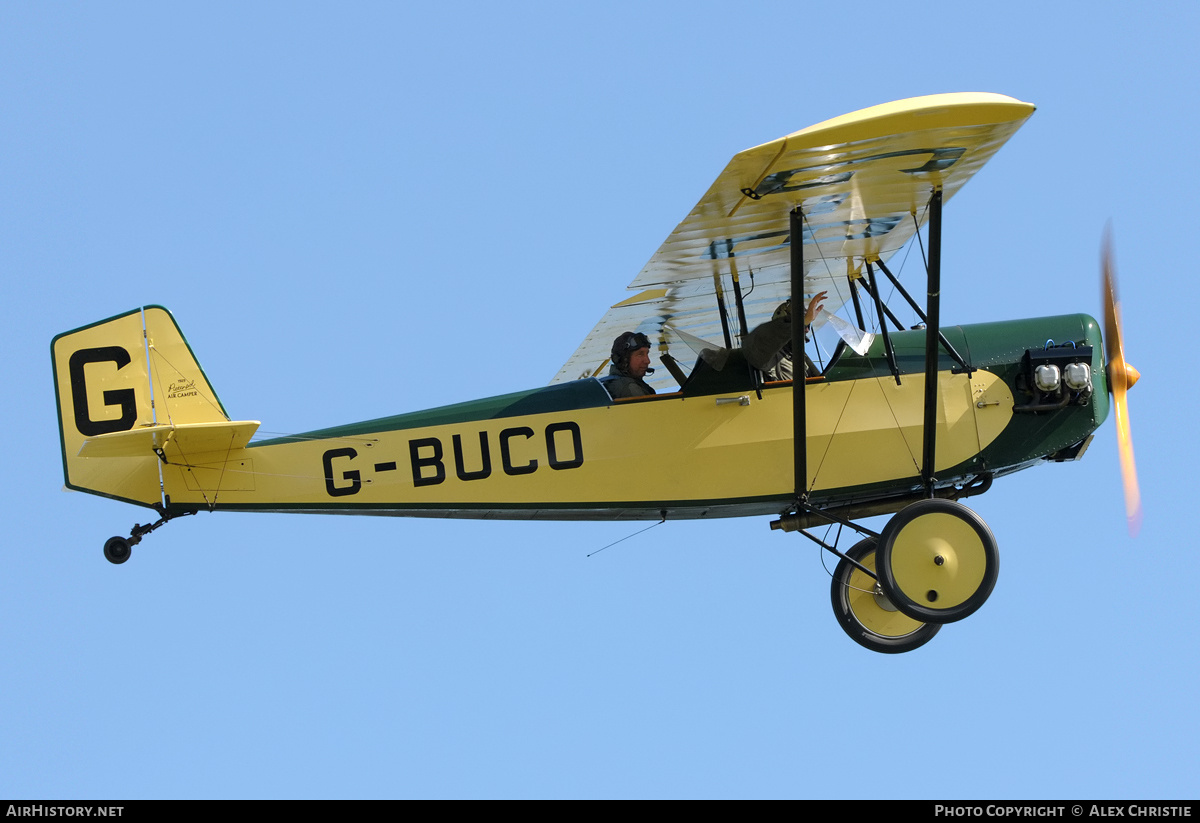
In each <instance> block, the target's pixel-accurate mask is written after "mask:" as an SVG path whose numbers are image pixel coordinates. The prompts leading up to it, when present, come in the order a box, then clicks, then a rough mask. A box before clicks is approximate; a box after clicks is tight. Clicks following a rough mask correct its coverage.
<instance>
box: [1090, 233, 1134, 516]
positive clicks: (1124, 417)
mask: <svg viewBox="0 0 1200 823" xmlns="http://www.w3.org/2000/svg"><path fill="white" fill-rule="evenodd" d="M1100 274H1101V278H1102V280H1103V282H1102V283H1101V286H1100V288H1101V292H1102V293H1103V298H1104V354H1105V359H1106V360H1107V361H1108V366H1107V372H1108V390H1109V392H1110V393H1111V394H1112V398H1113V411H1114V413H1115V415H1116V418H1117V449H1118V452H1119V453H1120V455H1121V482H1122V485H1123V486H1124V487H1125V516H1126V518H1128V520H1129V534H1130V536H1133V537H1136V536H1137V533H1138V530H1139V529H1141V527H1142V496H1141V493H1140V492H1139V491H1138V481H1137V467H1136V466H1135V465H1134V463H1133V439H1132V437H1131V436H1130V434H1129V413H1128V411H1127V410H1126V408H1125V395H1126V392H1128V391H1129V389H1131V388H1133V385H1134V384H1135V383H1137V381H1138V378H1139V377H1141V375H1140V374H1138V370H1137V369H1135V368H1134V367H1133V366H1131V365H1129V364H1128V363H1126V362H1125V351H1124V348H1123V347H1122V345H1121V336H1122V334H1121V301H1120V299H1119V298H1118V296H1117V272H1116V266H1115V265H1114V263H1113V255H1112V232H1111V230H1110V229H1109V228H1106V229H1105V230H1104V242H1103V245H1102V246H1101V249H1100Z"/></svg>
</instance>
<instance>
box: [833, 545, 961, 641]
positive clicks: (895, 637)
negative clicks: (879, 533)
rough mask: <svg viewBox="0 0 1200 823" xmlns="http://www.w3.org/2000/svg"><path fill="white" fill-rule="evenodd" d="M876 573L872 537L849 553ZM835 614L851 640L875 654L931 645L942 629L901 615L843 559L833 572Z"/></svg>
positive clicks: (866, 576) (869, 580)
mask: <svg viewBox="0 0 1200 823" xmlns="http://www.w3.org/2000/svg"><path fill="white" fill-rule="evenodd" d="M846 555H847V556H848V557H851V558H853V559H854V560H857V561H858V562H859V563H861V564H863V565H864V566H866V567H867V568H868V569H871V570H872V571H874V570H875V538H873V537H868V538H867V539H866V540H863V541H861V542H859V543H857V544H855V546H854V547H853V548H852V549H850V551H848V552H846ZM830 595H831V597H832V599H833V613H834V615H835V616H836V617H837V619H838V623H839V624H840V625H841V627H842V629H843V630H845V632H846V634H848V635H850V639H851V640H853V641H854V642H855V643H858V644H859V645H860V646H865V647H866V648H868V649H870V650H871V651H876V652H882V653H884V654H898V653H900V652H907V651H912V650H913V649H915V648H917V647H918V646H924V645H925V644H926V643H928V642H929V641H930V640H931V639H932V638H933V636H934V635H935V634H937V633H938V629H940V628H941V626H938V625H936V624H932V623H922V622H921V621H919V620H913V619H912V618H911V617H909V616H907V615H905V614H903V613H901V612H900V611H898V610H897V609H896V607H895V606H893V605H892V604H891V603H890V602H889V601H888V599H887V598H886V597H885V596H884V595H883V592H882V591H880V589H879V586H878V584H877V583H876V581H875V580H874V579H873V578H872V577H871V576H870V575H869V574H865V573H864V572H863V571H862V570H860V569H858V568H855V567H854V566H853V565H852V564H850V563H848V562H846V561H845V560H842V561H841V562H840V563H838V567H837V569H836V570H835V571H834V573H833V588H832V589H831V590H830Z"/></svg>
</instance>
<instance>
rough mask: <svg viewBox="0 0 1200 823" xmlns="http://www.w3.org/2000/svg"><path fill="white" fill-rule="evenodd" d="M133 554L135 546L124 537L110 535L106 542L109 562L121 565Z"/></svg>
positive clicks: (106, 556)
mask: <svg viewBox="0 0 1200 823" xmlns="http://www.w3.org/2000/svg"><path fill="white" fill-rule="evenodd" d="M131 554H133V547H132V546H130V545H129V541H128V540H127V539H125V538H124V537H110V538H108V540H106V541H105V543H104V557H105V559H107V560H108V562H109V563H115V564H116V565H118V566H119V565H121V564H122V563H124V562H125V561H126V560H128V559H129V556H130V555H131Z"/></svg>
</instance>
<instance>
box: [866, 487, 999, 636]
mask: <svg viewBox="0 0 1200 823" xmlns="http://www.w3.org/2000/svg"><path fill="white" fill-rule="evenodd" d="M876 562H877V563H878V574H879V585H880V586H881V587H882V589H883V592H884V594H885V595H887V598H888V600H890V601H891V602H892V603H894V604H895V606H896V608H897V609H899V610H900V611H901V612H903V613H904V614H906V615H908V616H909V617H911V618H913V619H914V620H922V621H925V622H926V623H953V622H954V621H956V620H962V619H963V618H964V617H967V616H968V615H970V614H973V613H974V612H975V610H976V609H978V608H979V607H980V606H982V605H983V604H984V601H986V600H987V599H988V595H990V594H991V593H992V589H993V588H995V586H996V577H997V575H998V574H999V573H1000V552H999V550H998V549H997V547H996V538H995V537H993V536H992V530H991V529H989V528H988V526H987V524H986V523H984V522H983V518H981V517H980V516H979V515H977V514H976V513H975V512H973V511H971V510H970V509H968V508H967V507H966V506H964V505H962V504H960V503H955V502H954V501H952V500H921V501H919V502H917V503H913V504H912V505H910V506H907V507H906V508H904V509H902V510H901V511H900V512H899V513H897V514H896V515H895V516H894V517H893V518H892V519H891V520H889V521H888V524H887V526H886V527H885V528H884V530H883V534H882V535H881V536H880V538H879V555H878V558H877V561H876Z"/></svg>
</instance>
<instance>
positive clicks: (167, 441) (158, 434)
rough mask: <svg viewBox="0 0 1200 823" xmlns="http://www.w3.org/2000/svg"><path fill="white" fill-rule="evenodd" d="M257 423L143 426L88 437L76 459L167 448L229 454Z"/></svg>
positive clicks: (181, 452) (186, 452) (175, 451)
mask: <svg viewBox="0 0 1200 823" xmlns="http://www.w3.org/2000/svg"><path fill="white" fill-rule="evenodd" d="M258 426H259V423H258V421H257V420H239V421H233V422H225V421H221V422H216V423H180V424H178V425H175V426H170V425H168V426H144V427H142V428H140V429H131V430H130V431H123V432H111V433H109V434H101V435H97V436H96V437H90V438H88V439H87V440H84V441H83V446H82V447H80V449H79V456H80V457H146V456H150V455H154V454H156V453H157V452H158V451H159V450H163V451H166V450H167V448H168V446H170V447H171V448H170V451H169V454H170V456H172V457H173V456H176V455H179V456H182V457H184V458H185V459H186V457H187V456H188V455H193V454H205V453H212V452H229V451H233V450H235V449H244V448H245V447H246V444H247V443H249V442H250V438H251V437H252V436H253V435H254V433H255V432H256V431H258Z"/></svg>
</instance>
